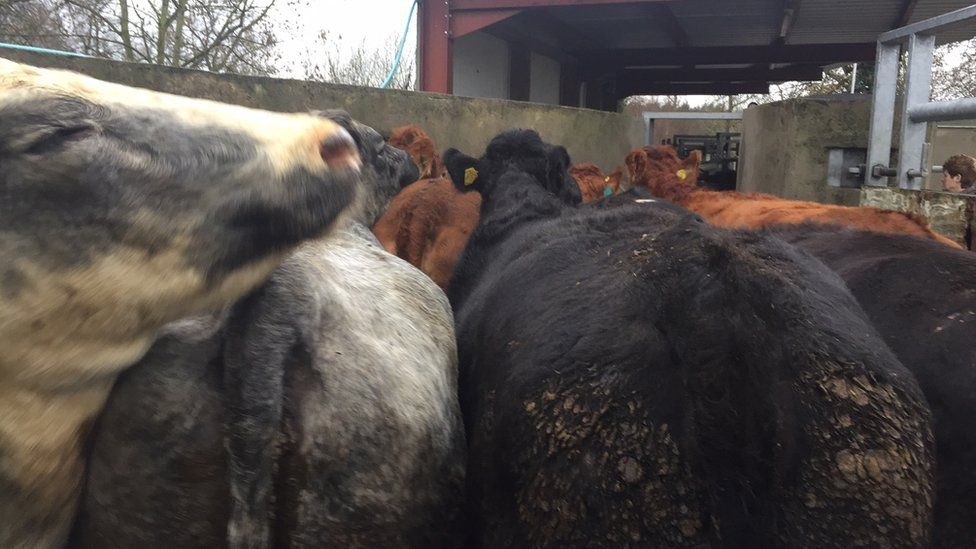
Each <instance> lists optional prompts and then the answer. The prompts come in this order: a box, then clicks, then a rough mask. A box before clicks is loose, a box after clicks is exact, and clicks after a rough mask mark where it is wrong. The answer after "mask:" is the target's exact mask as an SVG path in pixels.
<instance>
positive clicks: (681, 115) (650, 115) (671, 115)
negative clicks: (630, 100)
mask: <svg viewBox="0 0 976 549" xmlns="http://www.w3.org/2000/svg"><path fill="white" fill-rule="evenodd" d="M653 119H657V120H742V113H741V112H650V111H649V112H645V113H644V121H645V122H647V121H648V120H653Z"/></svg>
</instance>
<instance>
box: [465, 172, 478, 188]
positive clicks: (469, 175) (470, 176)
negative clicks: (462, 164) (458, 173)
mask: <svg viewBox="0 0 976 549" xmlns="http://www.w3.org/2000/svg"><path fill="white" fill-rule="evenodd" d="M477 180H478V170H476V169H474V168H468V169H466V170H464V185H465V186H468V185H470V184H472V183H474V182H475V181H477Z"/></svg>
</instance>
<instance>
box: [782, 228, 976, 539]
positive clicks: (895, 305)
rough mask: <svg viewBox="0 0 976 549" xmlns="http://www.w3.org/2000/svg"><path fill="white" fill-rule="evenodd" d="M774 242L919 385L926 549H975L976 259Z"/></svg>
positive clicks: (883, 238)
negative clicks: (928, 427) (928, 475)
mask: <svg viewBox="0 0 976 549" xmlns="http://www.w3.org/2000/svg"><path fill="white" fill-rule="evenodd" d="M774 234H776V235H777V236H779V237H781V238H783V239H785V240H787V241H789V242H792V243H794V244H795V245H796V246H798V247H800V248H802V249H804V250H806V251H808V252H810V253H812V254H813V255H815V256H817V257H818V258H819V259H820V260H822V261H823V262H824V263H826V264H827V265H828V266H829V267H831V268H832V269H834V270H835V271H836V272H837V273H838V274H839V275H840V276H841V278H843V279H844V281H845V282H846V283H847V285H848V287H849V288H850V289H851V292H852V293H853V294H854V296H855V297H856V298H857V299H858V300H859V301H860V304H861V306H862V307H863V308H864V310H865V311H866V312H867V314H868V316H869V317H870V318H871V320H872V322H873V323H874V325H875V326H876V327H877V329H878V331H880V332H881V335H882V336H883V337H884V339H885V341H886V342H887V343H888V345H890V346H891V349H892V350H894V351H895V353H896V354H897V355H898V358H899V359H900V360H901V361H902V362H903V363H904V364H905V366H906V367H908V368H909V369H910V370H911V371H912V373H913V374H914V375H915V376H916V377H917V378H918V382H919V385H920V386H921V388H922V391H923V392H924V393H925V396H926V398H927V399H928V402H929V404H930V406H931V407H932V413H933V415H934V417H935V437H936V442H937V452H936V455H937V457H938V470H937V475H936V478H937V485H936V501H935V524H934V530H933V531H934V536H935V538H934V541H935V546H936V547H974V546H976V470H974V464H976V419H974V418H976V255H974V254H973V253H972V252H967V251H964V250H958V249H954V248H949V247H948V246H945V245H943V244H940V243H938V242H934V241H931V240H927V239H921V238H916V237H913V236H908V235H904V236H902V235H890V234H881V233H872V232H866V231H854V230H850V229H844V228H841V227H823V226H817V225H805V226H799V227H790V228H785V229H779V230H776V231H774Z"/></svg>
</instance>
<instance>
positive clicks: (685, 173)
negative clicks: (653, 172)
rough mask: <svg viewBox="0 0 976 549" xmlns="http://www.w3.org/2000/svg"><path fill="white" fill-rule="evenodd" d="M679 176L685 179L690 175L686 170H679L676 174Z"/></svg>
mask: <svg viewBox="0 0 976 549" xmlns="http://www.w3.org/2000/svg"><path fill="white" fill-rule="evenodd" d="M674 175H677V176H678V179H680V180H682V181H684V180H685V179H686V178H687V177H688V172H686V171H684V170H678V173H676V174H674Z"/></svg>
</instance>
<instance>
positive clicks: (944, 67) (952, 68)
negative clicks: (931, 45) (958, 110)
mask: <svg viewBox="0 0 976 549" xmlns="http://www.w3.org/2000/svg"><path fill="white" fill-rule="evenodd" d="M974 63H976V39H973V40H967V41H965V42H960V43H959V44H955V45H952V46H948V47H942V48H938V49H936V50H935V57H934V59H933V63H932V98H933V99H937V100H948V99H960V98H963V97H976V73H974V72H973V67H974V66H976V65H974Z"/></svg>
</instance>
